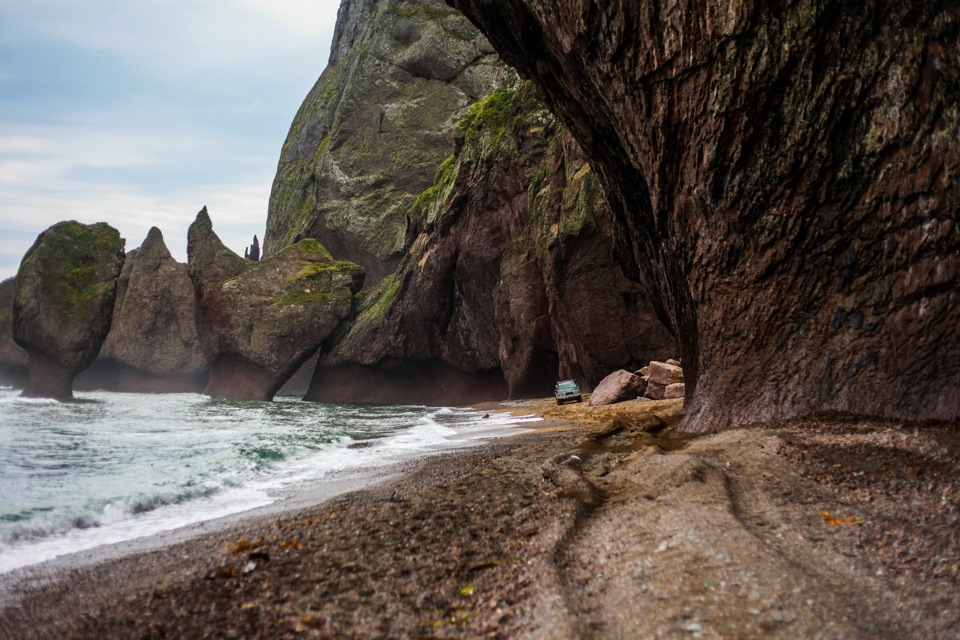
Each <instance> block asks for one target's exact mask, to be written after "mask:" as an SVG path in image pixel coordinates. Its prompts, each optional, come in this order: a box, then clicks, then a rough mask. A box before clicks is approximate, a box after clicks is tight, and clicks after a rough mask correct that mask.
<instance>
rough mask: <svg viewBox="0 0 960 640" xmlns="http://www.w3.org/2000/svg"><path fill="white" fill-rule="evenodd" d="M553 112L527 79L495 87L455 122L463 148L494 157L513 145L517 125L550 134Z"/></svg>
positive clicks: (541, 133) (542, 133) (553, 122)
mask: <svg viewBox="0 0 960 640" xmlns="http://www.w3.org/2000/svg"><path fill="white" fill-rule="evenodd" d="M554 124H555V121H554V118H553V116H552V115H551V114H550V112H549V111H548V110H547V108H546V107H545V106H544V105H543V103H541V102H540V101H539V100H538V99H537V96H536V91H535V90H534V88H533V85H531V84H530V83H529V82H521V83H519V84H518V85H517V86H516V87H514V88H508V89H498V90H496V91H494V92H493V93H491V94H489V95H487V96H486V97H485V98H482V99H480V100H478V101H477V102H474V103H473V104H472V105H470V107H468V108H467V113H466V115H465V116H464V117H463V118H462V119H461V120H460V122H459V123H458V124H457V130H458V135H460V136H461V137H462V138H463V142H464V149H465V152H466V150H471V152H472V153H476V154H478V155H483V156H489V157H491V158H493V159H496V158H497V157H499V156H501V155H502V154H503V153H505V152H506V151H509V150H510V149H512V146H513V140H514V137H515V136H514V134H515V133H516V132H517V130H518V129H519V128H520V127H526V128H528V129H529V130H531V131H533V130H536V131H537V132H538V133H539V134H540V135H544V136H547V135H550V133H551V132H552V129H553V126H554Z"/></svg>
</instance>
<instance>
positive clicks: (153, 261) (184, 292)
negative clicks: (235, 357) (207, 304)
mask: <svg viewBox="0 0 960 640" xmlns="http://www.w3.org/2000/svg"><path fill="white" fill-rule="evenodd" d="M195 316H196V303H195V301H194V297H193V285H192V284H191V282H190V278H189V276H188V275H187V265H185V264H183V263H181V262H177V261H176V260H175V259H174V258H173V256H171V255H170V251H169V249H167V245H166V243H164V241H163V234H162V233H161V232H160V229H158V228H157V227H153V228H151V229H150V231H149V233H148V234H147V237H146V239H145V240H144V241H143V244H141V245H140V247H139V248H137V249H134V250H132V251H130V252H129V253H127V258H126V261H125V262H124V265H123V270H122V271H121V273H120V279H119V281H118V285H117V298H116V303H115V304H114V310H113V322H112V325H111V327H110V332H109V333H108V334H107V337H106V339H105V340H104V343H103V348H102V349H101V350H100V355H99V357H98V358H97V361H96V363H94V365H93V366H92V367H91V368H90V369H89V370H88V374H90V373H93V372H94V370H95V369H97V370H98V372H97V373H99V375H100V378H101V382H108V383H109V384H108V386H107V388H111V389H117V390H120V391H141V392H177V391H194V392H199V391H200V390H201V389H203V387H204V385H205V384H206V378H207V363H206V361H205V360H204V358H203V354H202V353H201V351H200V341H199V339H198V337H197V327H196V319H195ZM85 375H86V374H85ZM84 377H85V376H81V378H80V380H78V382H77V384H78V385H81V384H83V383H84V382H85V380H84V379H83V378H84Z"/></svg>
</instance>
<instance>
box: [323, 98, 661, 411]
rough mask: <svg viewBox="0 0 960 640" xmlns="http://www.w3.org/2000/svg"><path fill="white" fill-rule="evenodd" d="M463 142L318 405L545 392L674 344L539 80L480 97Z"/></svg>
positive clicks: (333, 364)
mask: <svg viewBox="0 0 960 640" xmlns="http://www.w3.org/2000/svg"><path fill="white" fill-rule="evenodd" d="M458 141H459V142H458V152H457V153H456V154H455V155H452V156H450V157H449V158H448V159H447V160H446V161H445V162H444V163H442V164H441V166H440V167H439V169H438V171H437V176H436V178H435V181H434V184H433V185H431V186H430V187H429V188H427V189H426V190H425V191H424V192H423V193H422V194H421V195H420V196H419V197H418V198H417V200H416V201H415V203H414V206H413V207H412V208H411V210H410V213H409V215H410V223H409V231H408V237H407V242H406V247H407V248H406V253H405V255H404V259H403V262H402V264H401V266H400V268H399V269H398V270H397V271H396V273H394V274H392V275H390V276H388V277H387V278H386V279H384V280H383V281H381V282H380V283H379V285H378V286H377V287H375V288H374V289H372V290H370V291H368V292H365V294H364V297H363V300H362V302H361V304H360V307H359V312H358V316H357V318H356V320H355V322H354V323H353V324H352V327H351V329H350V331H349V332H348V334H347V335H346V336H345V337H344V338H343V339H342V340H340V341H339V343H338V344H337V345H336V347H335V348H334V349H333V350H332V352H330V353H328V354H324V357H323V358H322V360H321V364H320V366H319V368H318V369H317V372H316V375H315V376H314V379H313V381H312V383H311V388H310V391H309V393H308V394H307V396H306V398H307V399H311V400H320V401H327V402H386V403H391V402H392V403H395V402H418V403H427V404H447V403H462V402H472V401H479V400H482V399H502V398H506V397H514V398H516V397H531V396H543V395H545V394H548V393H549V392H550V390H551V389H552V388H553V385H554V382H556V380H557V379H559V378H574V379H577V380H579V381H581V383H582V384H584V385H585V390H586V389H589V388H590V387H591V386H592V385H594V384H596V383H597V382H599V381H600V380H601V379H602V378H603V377H604V376H605V375H607V374H608V373H609V372H610V371H612V370H616V369H620V368H624V367H628V368H636V367H637V366H639V364H640V363H643V362H647V361H649V360H650V359H660V358H663V357H665V356H666V355H669V354H670V353H674V352H675V350H676V347H675V342H674V340H673V338H672V336H671V335H670V334H669V333H668V332H667V331H666V330H665V328H664V327H663V325H662V324H661V323H660V322H659V320H658V319H657V318H656V316H655V314H654V313H653V311H652V308H651V306H650V305H649V304H648V302H647V301H646V299H645V297H644V295H643V293H642V290H641V289H640V287H639V286H637V285H636V284H635V283H631V282H630V281H628V280H627V279H626V278H625V277H624V276H623V274H622V272H621V271H620V269H619V267H618V266H617V265H616V264H615V262H614V261H613V259H612V258H611V255H610V249H611V243H612V241H611V236H610V228H609V225H608V222H607V221H608V220H609V215H608V214H607V213H605V212H604V209H605V207H606V204H605V202H604V200H603V198H602V195H601V193H600V190H599V185H598V183H597V181H596V178H595V176H594V175H593V173H592V171H591V169H590V167H589V166H588V165H587V164H586V163H585V162H584V160H583V157H582V154H581V153H580V150H579V148H578V147H577V145H576V144H575V143H574V142H573V140H572V139H571V138H570V137H569V136H568V135H567V134H566V133H565V131H564V130H563V129H562V128H561V127H558V126H557V125H556V123H555V121H554V119H553V117H552V116H551V115H550V113H549V112H548V111H547V110H546V109H545V108H544V107H543V105H542V104H540V103H539V102H538V101H537V99H536V97H535V94H534V92H533V90H532V88H531V87H530V86H529V85H527V84H526V83H519V82H516V81H515V80H514V81H510V80H509V79H508V80H505V83H504V85H503V86H501V87H500V88H499V89H498V90H496V91H494V92H493V93H491V94H490V95H489V96H487V97H485V98H484V99H482V100H480V101H478V102H477V103H475V104H474V105H472V106H471V108H470V109H469V110H468V112H467V114H466V115H465V117H464V118H463V119H462V120H461V121H460V123H459V125H458Z"/></svg>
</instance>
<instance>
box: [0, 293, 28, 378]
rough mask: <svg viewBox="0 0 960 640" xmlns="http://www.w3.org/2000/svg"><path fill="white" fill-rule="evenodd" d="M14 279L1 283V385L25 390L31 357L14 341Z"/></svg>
mask: <svg viewBox="0 0 960 640" xmlns="http://www.w3.org/2000/svg"><path fill="white" fill-rule="evenodd" d="M15 287H16V280H15V279H14V278H7V279H6V280H4V281H3V282H0V385H6V386H12V387H14V388H23V385H24V384H26V382H27V370H28V369H29V366H30V357H29V356H28V355H27V352H26V351H24V350H23V349H21V348H20V347H19V346H17V343H16V342H15V341H14V339H13V294H14V289H15Z"/></svg>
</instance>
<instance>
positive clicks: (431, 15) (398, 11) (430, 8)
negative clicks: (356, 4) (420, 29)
mask: <svg viewBox="0 0 960 640" xmlns="http://www.w3.org/2000/svg"><path fill="white" fill-rule="evenodd" d="M388 11H390V13H392V14H393V15H395V16H399V17H401V18H413V17H417V18H420V19H422V20H424V21H432V20H441V19H443V18H447V17H449V16H454V15H459V12H458V11H457V10H456V9H451V8H450V7H448V6H446V5H445V4H440V3H429V2H423V3H418V4H412V5H399V4H397V3H391V4H390V5H389V7H388Z"/></svg>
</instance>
